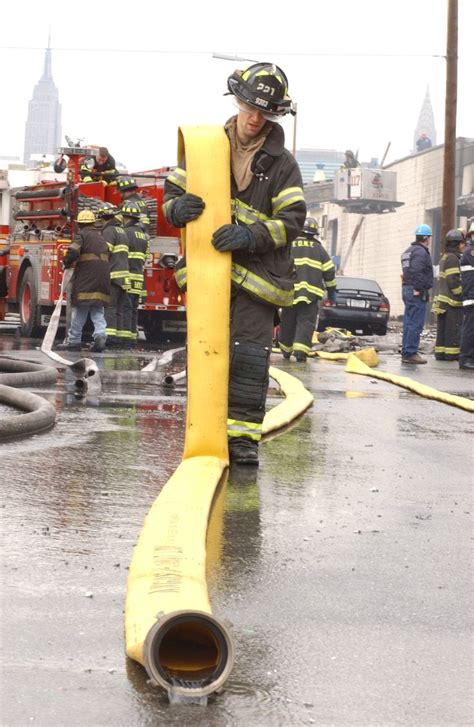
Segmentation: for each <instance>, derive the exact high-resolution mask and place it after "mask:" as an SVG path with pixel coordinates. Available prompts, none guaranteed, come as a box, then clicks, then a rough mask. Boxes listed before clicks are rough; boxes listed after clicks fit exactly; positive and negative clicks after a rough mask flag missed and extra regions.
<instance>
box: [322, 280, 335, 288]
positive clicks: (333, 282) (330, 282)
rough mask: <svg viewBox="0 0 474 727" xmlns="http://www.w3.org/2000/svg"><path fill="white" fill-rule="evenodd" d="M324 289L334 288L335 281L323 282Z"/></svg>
mask: <svg viewBox="0 0 474 727" xmlns="http://www.w3.org/2000/svg"><path fill="white" fill-rule="evenodd" d="M324 282H325V284H326V288H335V287H336V285H337V282H336V281H335V280H325V281H324Z"/></svg>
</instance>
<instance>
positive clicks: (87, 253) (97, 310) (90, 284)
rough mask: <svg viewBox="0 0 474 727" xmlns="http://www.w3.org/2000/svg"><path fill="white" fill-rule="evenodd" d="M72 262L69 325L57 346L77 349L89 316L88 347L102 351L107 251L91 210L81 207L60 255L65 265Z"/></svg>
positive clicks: (108, 280)
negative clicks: (90, 339) (90, 333)
mask: <svg viewBox="0 0 474 727" xmlns="http://www.w3.org/2000/svg"><path fill="white" fill-rule="evenodd" d="M73 265H74V266H75V268H74V276H73V278H72V291H71V302H72V315H71V325H70V328H69V330H68V333H67V338H66V341H65V342H64V343H63V344H61V345H60V346H58V348H60V349H65V350H69V351H78V350H80V348H81V342H82V329H83V328H84V325H85V323H86V321H87V317H88V316H90V318H91V321H92V324H93V326H94V343H93V344H92V347H91V350H92V351H103V350H104V348H105V342H106V338H107V335H106V322H105V315H104V307H105V306H106V305H107V304H108V302H109V297H110V274H109V254H108V250H107V243H106V242H105V240H104V238H103V236H102V233H101V231H100V229H98V227H97V226H96V216H95V214H94V213H93V212H92V211H91V210H83V211H82V212H79V214H78V216H77V232H76V235H75V237H74V240H73V242H72V243H71V244H70V245H69V248H68V251H67V253H66V256H65V258H64V267H65V268H70V267H72V266H73Z"/></svg>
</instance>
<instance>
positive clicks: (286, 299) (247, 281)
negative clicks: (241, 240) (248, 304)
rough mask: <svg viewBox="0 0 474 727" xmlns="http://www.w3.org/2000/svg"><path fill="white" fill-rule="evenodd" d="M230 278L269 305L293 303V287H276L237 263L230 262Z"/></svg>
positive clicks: (284, 305) (282, 305) (286, 305)
mask: <svg viewBox="0 0 474 727" xmlns="http://www.w3.org/2000/svg"><path fill="white" fill-rule="evenodd" d="M231 278H232V281H233V282H234V283H235V284H236V285H239V286H241V287H242V288H244V290H247V291H248V292H249V293H253V294H254V295H256V296H257V298H260V299H261V300H265V301H266V302H267V303H270V304H271V305H275V306H277V307H288V306H290V305H291V304H292V303H293V288H291V290H282V289H281V288H277V286H276V285H272V284H271V283H269V282H267V281H266V280H264V279H263V278H261V277H260V276H259V275H256V274H255V273H252V272H251V271H250V270H247V268H244V267H243V266H242V265H239V264H238V263H232V272H231Z"/></svg>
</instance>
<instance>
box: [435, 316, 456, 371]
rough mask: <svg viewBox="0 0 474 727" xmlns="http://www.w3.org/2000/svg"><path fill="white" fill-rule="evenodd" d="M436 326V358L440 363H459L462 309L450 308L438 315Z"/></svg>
mask: <svg viewBox="0 0 474 727" xmlns="http://www.w3.org/2000/svg"><path fill="white" fill-rule="evenodd" d="M437 318H438V320H437V324H436V344H435V350H434V352H435V358H436V359H437V360H438V361H457V360H458V358H459V351H460V346H459V344H460V339H461V326H462V308H461V307H459V308H454V307H453V306H448V307H447V310H446V311H443V312H442V313H438V316H437Z"/></svg>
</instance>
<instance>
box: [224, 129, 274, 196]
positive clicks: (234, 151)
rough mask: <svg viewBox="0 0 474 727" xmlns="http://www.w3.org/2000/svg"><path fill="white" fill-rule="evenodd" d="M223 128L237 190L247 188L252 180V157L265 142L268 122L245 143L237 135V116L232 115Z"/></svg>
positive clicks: (268, 130)
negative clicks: (227, 138) (227, 142)
mask: <svg viewBox="0 0 474 727" xmlns="http://www.w3.org/2000/svg"><path fill="white" fill-rule="evenodd" d="M225 130H226V131H227V134H228V136H229V140H230V157H231V166H232V174H233V175H234V179H235V183H236V185H237V189H238V191H239V192H242V191H243V190H244V189H247V187H248V186H249V184H250V182H251V181H252V177H253V173H252V171H251V169H250V167H251V165H252V161H253V158H254V156H255V154H256V152H257V151H259V149H261V148H262V146H263V145H264V143H265V139H266V138H267V136H268V134H269V133H270V130H271V125H270V124H265V126H264V127H263V129H262V130H261V132H260V133H259V134H258V136H256V137H255V138H254V139H251V140H250V141H249V142H248V143H247V144H244V143H243V142H242V141H240V139H239V137H238V135H237V116H232V118H231V119H229V121H228V122H227V123H226V125H225Z"/></svg>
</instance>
